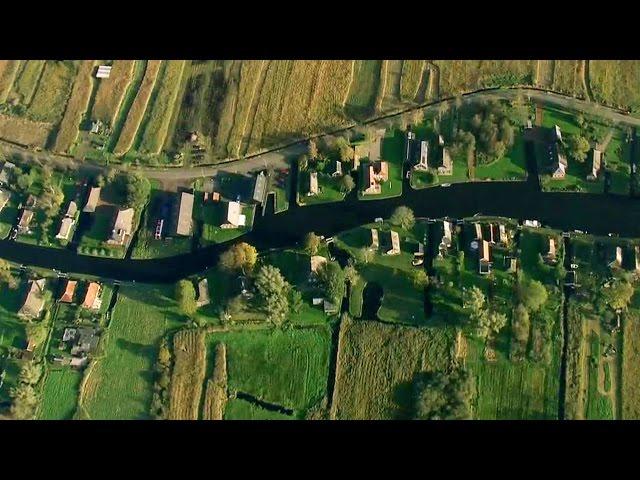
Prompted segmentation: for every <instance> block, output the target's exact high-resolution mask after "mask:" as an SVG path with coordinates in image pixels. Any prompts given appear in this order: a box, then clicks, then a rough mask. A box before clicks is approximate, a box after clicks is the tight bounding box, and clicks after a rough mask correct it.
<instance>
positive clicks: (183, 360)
mask: <svg viewBox="0 0 640 480" xmlns="http://www.w3.org/2000/svg"><path fill="white" fill-rule="evenodd" d="M205 336H206V335H205V332H204V331H202V330H182V331H180V332H178V333H176V335H175V337H174V338H173V353H174V358H175V364H174V367H173V373H172V375H171V387H170V389H169V392H170V393H169V414H168V418H169V419H170V420H197V419H198V410H199V407H200V399H201V398H202V383H203V381H204V376H205V368H206V347H205Z"/></svg>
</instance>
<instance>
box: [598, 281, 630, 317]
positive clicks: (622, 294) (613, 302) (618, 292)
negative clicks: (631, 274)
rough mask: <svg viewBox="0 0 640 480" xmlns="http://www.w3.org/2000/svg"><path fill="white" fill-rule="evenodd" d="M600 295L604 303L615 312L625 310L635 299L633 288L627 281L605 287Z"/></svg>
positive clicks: (615, 282)
mask: <svg viewBox="0 0 640 480" xmlns="http://www.w3.org/2000/svg"><path fill="white" fill-rule="evenodd" d="M600 294H601V296H602V299H603V300H604V303H606V304H607V305H609V306H610V307H611V308H613V309H614V310H618V309H625V308H627V306H628V305H629V302H630V301H631V297H633V286H632V285H631V284H630V283H629V282H627V281H626V280H615V281H614V282H612V283H611V284H610V285H609V287H608V288H607V287H603V288H602V289H601V290H600Z"/></svg>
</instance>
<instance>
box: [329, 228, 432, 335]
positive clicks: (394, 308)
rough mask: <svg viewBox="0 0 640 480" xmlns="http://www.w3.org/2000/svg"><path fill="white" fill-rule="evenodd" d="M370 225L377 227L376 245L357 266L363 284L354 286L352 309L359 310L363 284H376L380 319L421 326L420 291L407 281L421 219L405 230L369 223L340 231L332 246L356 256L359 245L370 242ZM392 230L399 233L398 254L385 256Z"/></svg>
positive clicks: (420, 235)
mask: <svg viewBox="0 0 640 480" xmlns="http://www.w3.org/2000/svg"><path fill="white" fill-rule="evenodd" d="M370 228H377V229H378V232H379V233H378V235H379V241H380V248H379V249H378V251H377V252H374V253H373V255H372V257H371V259H370V260H369V262H368V263H366V264H360V265H358V266H357V268H358V271H359V273H360V275H361V277H362V280H363V284H362V285H358V286H357V288H356V289H355V291H354V292H352V298H353V296H354V295H355V296H356V300H355V302H356V303H355V305H354V307H353V308H354V309H355V310H354V311H355V312H360V313H361V312H362V293H363V291H364V289H365V287H366V283H369V282H371V283H375V284H378V285H379V286H380V287H381V288H382V290H383V296H382V303H381V305H380V309H379V310H378V312H377V316H378V318H379V319H380V320H383V321H387V322H394V323H406V324H412V325H422V324H424V322H425V321H426V318H425V314H424V292H423V290H422V289H419V288H416V287H415V286H414V285H413V283H412V280H411V277H410V275H411V273H413V271H414V270H415V269H416V267H414V266H412V265H411V261H412V259H413V253H414V252H415V251H417V249H418V239H420V241H421V240H422V239H423V236H424V229H425V224H424V222H417V223H416V225H415V226H414V227H413V228H412V229H411V230H409V231H406V230H403V229H401V228H396V227H392V226H391V225H390V224H388V223H387V222H385V223H383V224H369V225H364V226H362V227H357V228H355V229H352V230H349V231H347V232H344V233H342V234H340V235H339V236H338V238H336V240H335V242H336V246H338V247H340V248H342V249H344V250H346V251H347V252H348V253H350V254H351V255H352V256H355V257H357V256H358V255H359V252H360V250H361V249H362V248H366V247H369V246H370V245H371V234H370V230H369V229H370ZM391 229H393V230H395V231H397V232H398V235H399V236H400V250H401V253H400V254H399V255H385V254H384V252H386V251H387V250H389V249H390V248H391V245H390V239H389V233H388V232H389V231H390V230H391Z"/></svg>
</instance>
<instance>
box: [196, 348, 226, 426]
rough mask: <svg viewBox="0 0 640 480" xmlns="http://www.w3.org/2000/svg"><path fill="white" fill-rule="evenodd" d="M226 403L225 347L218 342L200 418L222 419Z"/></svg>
mask: <svg viewBox="0 0 640 480" xmlns="http://www.w3.org/2000/svg"><path fill="white" fill-rule="evenodd" d="M226 403H227V347H226V345H225V344H224V343H218V344H217V345H216V350H215V359H214V367H213V378H211V379H210V380H208V381H207V390H206V392H205V397H204V407H203V409H202V418H203V419H204V420H222V418H223V416H224V408H225V405H226Z"/></svg>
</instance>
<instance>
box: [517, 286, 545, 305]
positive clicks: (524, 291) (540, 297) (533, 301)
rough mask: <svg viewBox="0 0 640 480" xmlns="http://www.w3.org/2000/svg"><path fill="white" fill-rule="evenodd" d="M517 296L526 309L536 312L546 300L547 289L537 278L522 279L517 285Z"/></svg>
mask: <svg viewBox="0 0 640 480" xmlns="http://www.w3.org/2000/svg"><path fill="white" fill-rule="evenodd" d="M518 298H519V299H520V301H521V302H522V304H523V305H524V306H525V307H526V309H527V310H529V311H531V312H537V311H538V310H540V307H541V306H542V305H544V304H545V303H546V301H547V289H546V288H545V286H544V285H543V284H542V283H540V282H539V281H538V280H528V281H522V282H520V284H519V285H518Z"/></svg>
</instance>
